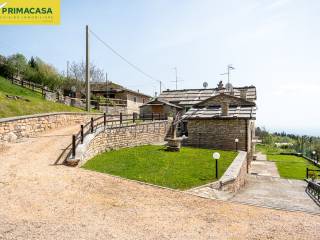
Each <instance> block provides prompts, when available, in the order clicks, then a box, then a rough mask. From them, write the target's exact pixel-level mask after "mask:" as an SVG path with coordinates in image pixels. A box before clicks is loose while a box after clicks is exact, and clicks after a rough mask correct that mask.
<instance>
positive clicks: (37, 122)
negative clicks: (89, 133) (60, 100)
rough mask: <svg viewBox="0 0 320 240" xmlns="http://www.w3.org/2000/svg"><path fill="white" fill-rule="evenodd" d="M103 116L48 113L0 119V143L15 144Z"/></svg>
mask: <svg viewBox="0 0 320 240" xmlns="http://www.w3.org/2000/svg"><path fill="white" fill-rule="evenodd" d="M100 115H101V114H94V113H91V114H87V113H47V114H35V115H29V116H19V117H12V118H1V119H0V142H14V141H16V140H17V139H19V138H23V137H29V136H35V135H37V134H39V133H42V132H45V131H47V130H50V129H55V128H59V127H63V126H68V125H72V124H75V123H78V124H81V123H85V122H88V121H89V120H90V118H91V117H94V118H96V117H98V116H100Z"/></svg>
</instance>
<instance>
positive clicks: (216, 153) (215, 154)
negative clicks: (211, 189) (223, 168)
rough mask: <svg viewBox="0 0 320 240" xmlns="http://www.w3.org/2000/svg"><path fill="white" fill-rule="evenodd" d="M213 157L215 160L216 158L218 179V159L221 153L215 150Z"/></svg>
mask: <svg viewBox="0 0 320 240" xmlns="http://www.w3.org/2000/svg"><path fill="white" fill-rule="evenodd" d="M212 157H213V159H214V160H216V179H218V159H219V158H220V153H218V152H214V153H213V154H212Z"/></svg>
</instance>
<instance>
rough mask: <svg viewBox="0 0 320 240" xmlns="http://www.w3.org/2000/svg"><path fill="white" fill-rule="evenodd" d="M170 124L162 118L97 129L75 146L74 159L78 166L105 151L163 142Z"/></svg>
mask: <svg viewBox="0 0 320 240" xmlns="http://www.w3.org/2000/svg"><path fill="white" fill-rule="evenodd" d="M170 124H171V122H170V121H168V120H164V121H154V122H148V123H141V124H132V125H129V126H121V127H113V128H108V129H106V130H105V129H103V128H101V129H98V130H97V131H96V132H95V133H93V134H90V135H88V136H87V137H86V138H85V139H84V143H83V144H80V145H79V146H78V147H77V150H76V156H75V158H74V159H76V160H79V161H80V163H79V166H81V165H83V164H84V163H85V162H86V161H87V160H89V159H91V158H92V157H94V156H96V155H98V154H99V153H103V152H105V151H110V150H117V149H120V148H126V147H134V146H139V145H146V144H154V143H158V142H163V141H164V139H165V137H166V136H167V133H168V131H169V129H170Z"/></svg>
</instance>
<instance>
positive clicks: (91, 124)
mask: <svg viewBox="0 0 320 240" xmlns="http://www.w3.org/2000/svg"><path fill="white" fill-rule="evenodd" d="M90 129H91V133H93V117H92V118H91V123H90Z"/></svg>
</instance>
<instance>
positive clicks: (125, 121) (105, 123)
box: [66, 113, 168, 159]
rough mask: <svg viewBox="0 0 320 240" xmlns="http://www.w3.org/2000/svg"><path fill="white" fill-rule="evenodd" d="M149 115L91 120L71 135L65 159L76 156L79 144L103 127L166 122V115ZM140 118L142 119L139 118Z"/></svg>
mask: <svg viewBox="0 0 320 240" xmlns="http://www.w3.org/2000/svg"><path fill="white" fill-rule="evenodd" d="M149 115H150V116H149ZM149 115H140V116H139V115H138V114H137V113H133V114H122V113H120V114H119V115H107V114H106V113H104V114H103V115H102V116H100V117H98V118H91V119H90V121H89V122H87V123H86V124H85V125H81V126H80V131H79V132H78V133H77V134H74V135H72V143H71V151H70V152H69V153H68V154H67V156H66V159H68V158H70V157H72V158H75V156H76V149H77V147H78V146H79V144H83V142H84V139H85V137H86V136H87V135H89V134H91V133H94V132H95V131H96V130H97V129H98V128H100V127H104V129H107V128H108V127H109V128H113V127H119V126H120V127H121V126H128V125H129V123H130V124H131V123H132V124H135V123H136V124H137V123H138V121H157V120H158V121H159V120H167V119H168V118H167V115H166V114H158V113H157V114H149ZM141 116H142V117H143V118H141Z"/></svg>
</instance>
